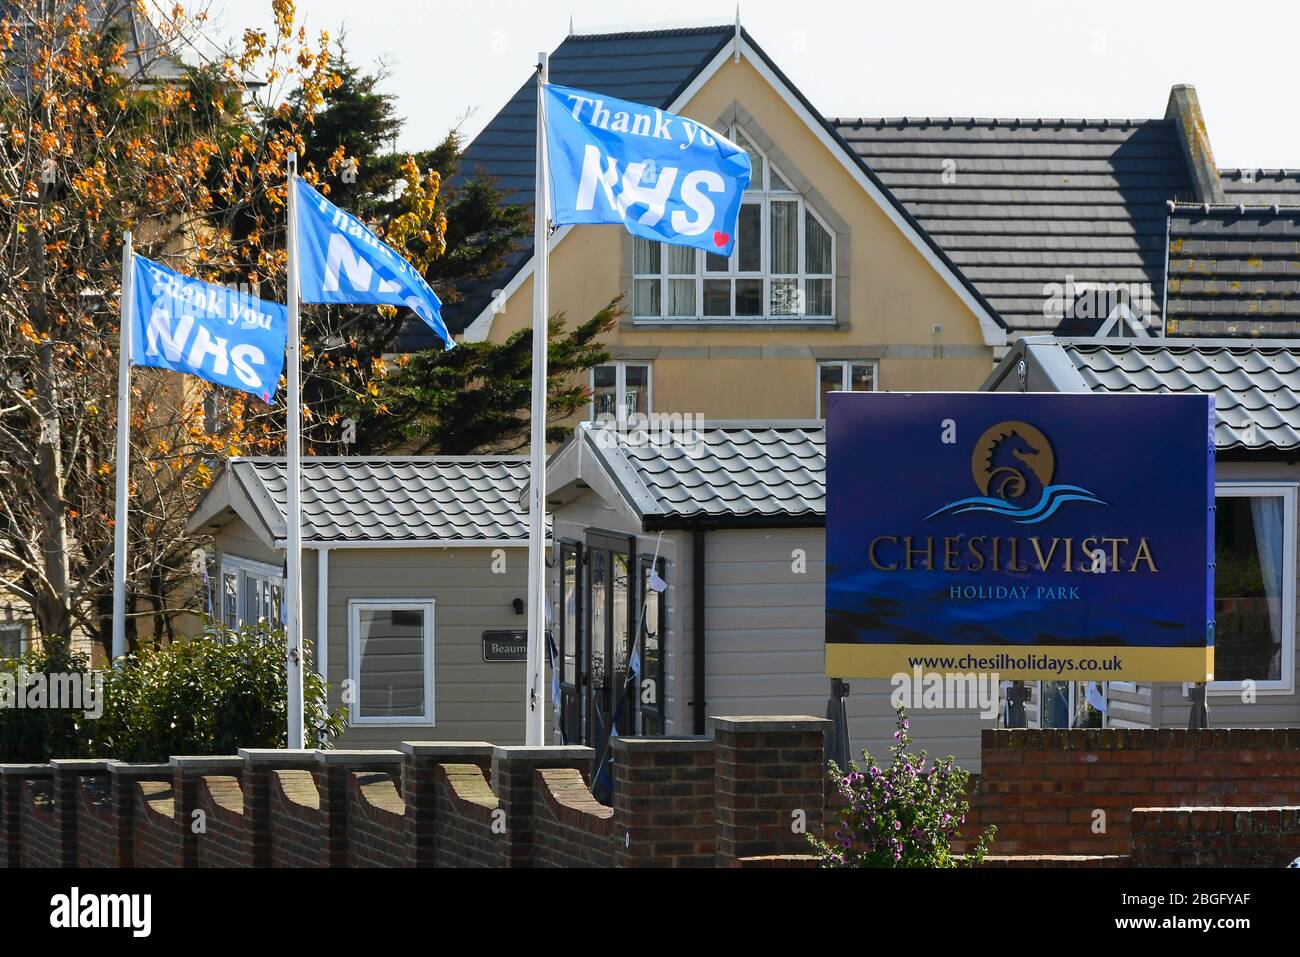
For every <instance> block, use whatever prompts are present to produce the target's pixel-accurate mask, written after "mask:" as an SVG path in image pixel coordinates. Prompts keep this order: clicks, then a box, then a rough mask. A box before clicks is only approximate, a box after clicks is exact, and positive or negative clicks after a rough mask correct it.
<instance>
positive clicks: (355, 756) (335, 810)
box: [316, 751, 403, 867]
mask: <svg viewBox="0 0 1300 957" xmlns="http://www.w3.org/2000/svg"><path fill="white" fill-rule="evenodd" d="M402 760H403V755H402V752H401V751H317V752H316V765H317V770H316V783H317V784H318V786H319V787H320V807H321V812H322V813H323V814H324V815H325V866H326V867H347V866H348V776H349V775H350V774H352V772H354V771H384V772H386V773H388V774H398V775H400V774H401V773H402Z"/></svg>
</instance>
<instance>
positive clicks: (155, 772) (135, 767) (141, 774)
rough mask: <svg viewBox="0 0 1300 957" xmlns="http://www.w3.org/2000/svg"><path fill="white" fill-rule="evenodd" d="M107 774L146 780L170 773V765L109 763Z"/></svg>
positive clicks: (126, 762) (125, 762)
mask: <svg viewBox="0 0 1300 957" xmlns="http://www.w3.org/2000/svg"><path fill="white" fill-rule="evenodd" d="M108 773H109V774H112V775H116V776H118V777H124V778H146V777H154V776H162V775H167V776H170V775H171V773H172V766H171V765H170V764H131V763H130V762H128V761H109V762H108Z"/></svg>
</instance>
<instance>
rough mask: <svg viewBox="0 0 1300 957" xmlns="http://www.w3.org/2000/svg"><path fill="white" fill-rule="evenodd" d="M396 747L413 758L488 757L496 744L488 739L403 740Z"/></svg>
mask: <svg viewBox="0 0 1300 957" xmlns="http://www.w3.org/2000/svg"><path fill="white" fill-rule="evenodd" d="M398 747H400V748H401V750H402V753H403V754H407V755H410V756H411V757H413V758H440V757H446V756H453V757H468V756H477V757H490V756H491V754H492V750H493V748H495V747H496V745H494V744H492V743H491V742H488V741H403V742H402V743H401V744H400V745H399V746H398Z"/></svg>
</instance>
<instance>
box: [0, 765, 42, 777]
mask: <svg viewBox="0 0 1300 957" xmlns="http://www.w3.org/2000/svg"><path fill="white" fill-rule="evenodd" d="M0 774H3V775H6V776H8V777H14V778H52V777H54V768H52V767H50V766H49V765H48V764H0Z"/></svg>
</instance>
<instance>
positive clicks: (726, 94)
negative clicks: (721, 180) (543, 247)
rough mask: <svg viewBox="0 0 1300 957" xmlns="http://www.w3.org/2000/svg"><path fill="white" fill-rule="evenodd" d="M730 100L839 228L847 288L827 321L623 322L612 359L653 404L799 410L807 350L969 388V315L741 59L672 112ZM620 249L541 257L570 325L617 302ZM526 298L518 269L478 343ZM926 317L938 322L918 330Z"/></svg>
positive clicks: (884, 373) (607, 245)
mask: <svg viewBox="0 0 1300 957" xmlns="http://www.w3.org/2000/svg"><path fill="white" fill-rule="evenodd" d="M736 110H738V111H740V112H741V113H743V114H747V115H748V116H749V117H752V118H753V122H754V123H756V124H757V125H759V126H761V129H762V133H763V134H764V136H765V137H766V138H769V139H770V140H771V141H773V142H774V143H775V144H776V146H777V148H778V149H779V151H780V153H781V154H782V156H781V157H779V158H778V165H781V163H784V164H785V166H786V168H787V171H788V170H789V169H794V170H796V171H797V173H798V174H799V178H800V179H801V180H802V181H806V182H807V183H809V184H810V186H811V188H812V189H813V190H815V194H816V195H815V197H814V205H816V206H817V208H818V209H819V211H823V212H824V214H825V215H826V216H827V217H828V218H831V219H838V220H840V221H842V222H843V223H844V224H846V225H847V228H848V230H849V242H848V244H847V247H846V246H845V245H844V244H843V243H841V245H840V247H838V248H837V260H839V261H838V262H837V272H839V273H840V274H841V275H847V283H846V284H845V283H840V282H837V296H839V297H840V298H841V300H843V298H844V297H843V292H842V290H843V289H844V288H846V287H847V290H848V297H847V303H844V302H843V301H842V302H841V305H842V306H845V307H846V308H843V309H842V310H841V312H842V315H841V318H840V324H839V326H838V328H836V327H829V328H828V327H825V326H820V327H819V326H815V325H811V324H797V323H796V324H791V325H789V326H780V327H778V326H776V325H775V324H773V323H768V324H766V325H761V326H757V327H748V328H747V327H743V326H737V327H726V328H716V327H712V328H707V327H698V326H696V327H692V326H691V325H689V324H687V325H684V326H682V325H679V326H675V327H665V326H662V325H660V326H653V327H651V326H647V325H644V324H633V323H632V322H631V321H630V319H628V320H626V321H624V322H623V323H622V324H621V326H620V327H619V328H618V329H617V330H615V331H614V332H613V333H612V334H610V335H609V336H608V337H607V339H606V341H607V344H608V346H609V348H610V351H611V352H612V353H613V354H614V357H615V358H626V359H637V360H648V361H650V362H651V363H652V364H653V391H654V408H655V411H659V412H690V413H700V414H703V415H704V416H706V417H707V418H710V419H743V418H769V417H770V418H787V419H788V418H810V417H812V416H814V415H815V411H816V378H815V375H816V373H815V365H816V361H817V359H818V358H825V359H831V358H863V359H877V360H879V362H880V388H883V389H890V390H968V389H969V390H973V389H976V388H978V386H979V385H980V383H981V382H982V381H983V380H984V378H985V377H986V376H987V374H988V372H989V371H990V370H991V368H992V366H993V349H992V348H990V347H988V346H986V345H985V344H984V339H983V336H982V333H981V330H980V328H979V323H978V320H977V319H976V317H975V315H974V314H973V313H972V312H971V311H970V310H969V309H968V308H967V307H966V306H965V305H964V304H963V303H962V302H961V300H960V299H959V298H958V296H957V294H956V293H955V292H954V291H953V290H952V289H951V288H950V287H949V286H948V285H947V283H946V281H945V280H944V279H943V278H942V277H941V276H940V275H939V273H938V272H936V270H935V269H934V268H933V267H931V266H930V264H929V263H927V262H926V261H925V259H924V258H923V256H922V255H921V253H920V252H918V251H917V250H916V248H915V247H913V246H912V244H911V242H910V241H909V240H908V239H907V237H905V236H904V235H903V233H902V232H901V231H900V230H899V229H898V228H897V227H896V226H895V225H894V224H893V223H892V222H890V220H889V219H888V217H887V216H886V214H885V213H884V212H883V211H882V210H881V209H880V208H879V207H878V206H877V205H876V203H875V202H874V200H872V199H871V197H870V196H868V195H867V193H866V192H864V191H863V189H862V188H861V187H860V186H859V185H858V183H857V182H856V181H855V180H854V179H853V177H852V176H851V175H850V173H849V172H848V171H847V170H846V169H844V167H843V166H842V165H841V161H840V160H839V159H838V158H837V157H836V156H835V155H834V154H832V153H831V151H830V150H828V149H827V148H826V147H825V146H824V145H823V144H822V143H821V142H820V141H819V140H818V139H817V138H816V137H815V136H814V135H813V134H812V132H811V131H809V129H808V128H807V126H806V125H805V124H804V122H803V120H801V119H800V118H799V117H798V116H797V115H796V114H795V113H794V111H792V110H791V109H790V107H789V106H788V105H787V104H786V103H785V101H784V100H783V99H782V98H781V96H780V95H779V94H778V92H777V91H776V90H774V89H773V88H772V87H771V86H769V85H768V83H767V82H766V80H764V79H763V77H762V76H760V75H759V73H758V72H757V71H756V70H755V69H754V68H753V67H752V66H751V65H750V63H749V62H748V60H742V61H741V62H740V63H738V64H737V63H733V62H732V61H730V60H728V61H727V62H726V63H725V64H724V65H723V66H722V67H721V68H720V69H719V70H718V71H717V73H716V74H714V76H713V77H712V78H711V79H710V80H709V81H708V82H707V83H706V84H705V85H704V86H703V87H702V88H701V89H700V90H699V91H698V92H697V93H696V94H695V95H694V96H693V98H692V99H691V101H690V102H689V103H688V104H687V105H686V107H685V108H684V109H683V110H682V111H681V112H682V113H684V114H685V115H687V116H690V117H694V118H696V119H699V120H700V121H702V122H704V123H706V124H710V125H715V124H717V123H718V122H719V120H720V119H722V118H725V117H726V116H728V115H730V114H731V113H732V112H733V111H736ZM828 206H829V207H830V208H829V209H827V208H826V207H828ZM629 249H630V239H628V238H627V237H626V234H625V232H624V230H622V229H621V227H618V226H580V227H573V228H572V229H571V230H570V231H569V233H568V234H567V235H566V237H565V238H564V239H563V241H561V242H560V243H559V244H558V246H557V247H556V248H555V250H554V251H553V253H552V254H551V259H550V269H551V292H550V303H551V310H552V311H553V312H560V311H563V312H565V313H566V314H567V315H568V318H569V320H570V323H571V324H573V323H576V322H579V321H583V320H585V319H587V318H589V317H590V316H591V315H592V314H594V313H595V312H596V311H597V310H599V309H600V308H602V307H603V306H604V305H605V304H606V303H607V302H608V301H609V300H610V299H612V298H613V297H614V296H615V295H617V294H619V293H620V292H623V293H626V294H628V304H629V306H630V288H629V285H630V276H628V275H627V272H628V268H629V267H628V262H629V259H630V256H629V253H628V250H629ZM846 251H847V255H845V253H846ZM532 295H533V293H532V278H531V276H530V277H529V278H528V279H526V280H524V282H523V283H522V285H521V286H520V287H519V288H518V289H516V290H515V292H514V293H513V294H512V295H511V296H510V297H509V298H508V299H507V300H506V301H505V303H504V306H503V308H502V311H501V312H500V313H499V314H497V315H496V316H495V317H494V318H493V321H492V327H491V331H490V333H489V335H488V338H489V339H490V340H491V341H494V342H500V341H503V340H504V339H505V338H506V337H507V336H509V335H510V334H511V333H513V332H515V331H517V330H519V329H523V328H527V327H528V326H530V324H531V321H532ZM845 320H847V322H846V321H845ZM935 324H939V325H941V326H942V327H943V329H942V332H941V333H939V334H934V333H933V332H932V329H933V327H934V326H935Z"/></svg>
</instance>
